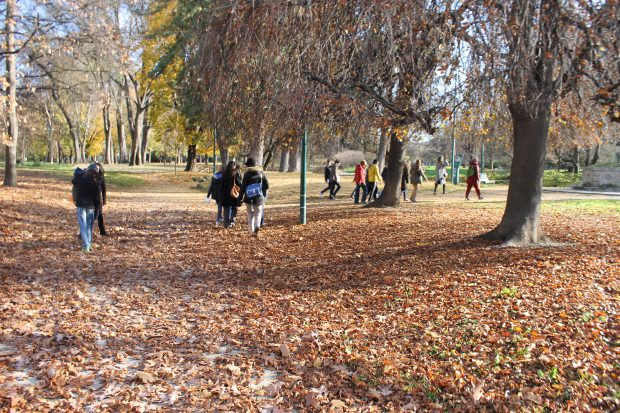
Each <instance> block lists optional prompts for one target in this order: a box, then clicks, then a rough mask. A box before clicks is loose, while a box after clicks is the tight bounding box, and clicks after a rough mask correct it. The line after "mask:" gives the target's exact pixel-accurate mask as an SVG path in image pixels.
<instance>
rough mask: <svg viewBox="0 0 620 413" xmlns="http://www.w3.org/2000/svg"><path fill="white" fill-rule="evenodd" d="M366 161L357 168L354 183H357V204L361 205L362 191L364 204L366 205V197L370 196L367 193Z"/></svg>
mask: <svg viewBox="0 0 620 413" xmlns="http://www.w3.org/2000/svg"><path fill="white" fill-rule="evenodd" d="M366 165H367V164H366V161H362V162H360V163H359V164H358V165H357V166H356V167H355V176H354V178H353V181H354V182H355V201H354V202H355V203H356V204H359V203H360V190H361V191H363V192H362V204H365V203H366V195H367V194H368V193H367V191H366Z"/></svg>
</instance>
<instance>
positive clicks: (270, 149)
mask: <svg viewBox="0 0 620 413" xmlns="http://www.w3.org/2000/svg"><path fill="white" fill-rule="evenodd" d="M275 150H276V140H275V139H273V138H271V139H270V141H269V147H268V148H267V154H266V155H265V156H264V159H265V160H264V162H263V170H265V171H266V170H267V167H269V164H270V163H271V161H272V160H273V153H274V152H275Z"/></svg>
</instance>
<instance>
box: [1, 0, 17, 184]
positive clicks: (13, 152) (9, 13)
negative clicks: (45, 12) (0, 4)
mask: <svg viewBox="0 0 620 413" xmlns="http://www.w3.org/2000/svg"><path fill="white" fill-rule="evenodd" d="M16 7H17V5H16V2H15V0H7V3H6V21H5V31H6V35H5V37H6V50H7V51H8V52H9V54H8V55H7V56H5V59H6V72H7V78H8V81H9V91H8V92H9V93H8V99H9V102H8V106H9V107H8V109H9V113H8V121H9V123H8V128H7V129H8V130H7V131H8V133H9V142H8V145H5V161H4V186H17V137H18V128H17V77H16V65H15V59H16V56H15V53H12V52H13V51H14V50H15V38H14V32H15V13H16V11H17V10H16Z"/></svg>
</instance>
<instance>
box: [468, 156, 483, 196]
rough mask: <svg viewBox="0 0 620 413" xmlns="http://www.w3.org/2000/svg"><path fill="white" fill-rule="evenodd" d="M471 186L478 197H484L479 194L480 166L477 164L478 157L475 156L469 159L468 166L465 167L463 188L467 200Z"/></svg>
mask: <svg viewBox="0 0 620 413" xmlns="http://www.w3.org/2000/svg"><path fill="white" fill-rule="evenodd" d="M472 186H473V187H474V189H475V190H476V194H477V195H478V199H484V198H483V197H482V195H480V166H478V159H476V158H473V159H472V160H471V161H469V168H468V169H467V189H466V190H465V200H467V201H469V193H470V192H471V188H472Z"/></svg>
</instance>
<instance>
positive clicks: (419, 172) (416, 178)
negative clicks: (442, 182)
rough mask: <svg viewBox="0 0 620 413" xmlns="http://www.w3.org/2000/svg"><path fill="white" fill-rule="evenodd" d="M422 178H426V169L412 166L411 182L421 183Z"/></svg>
mask: <svg viewBox="0 0 620 413" xmlns="http://www.w3.org/2000/svg"><path fill="white" fill-rule="evenodd" d="M422 178H424V179H426V175H424V170H423V169H422V168H420V169H415V167H414V168H411V183H412V184H421V183H422Z"/></svg>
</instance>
